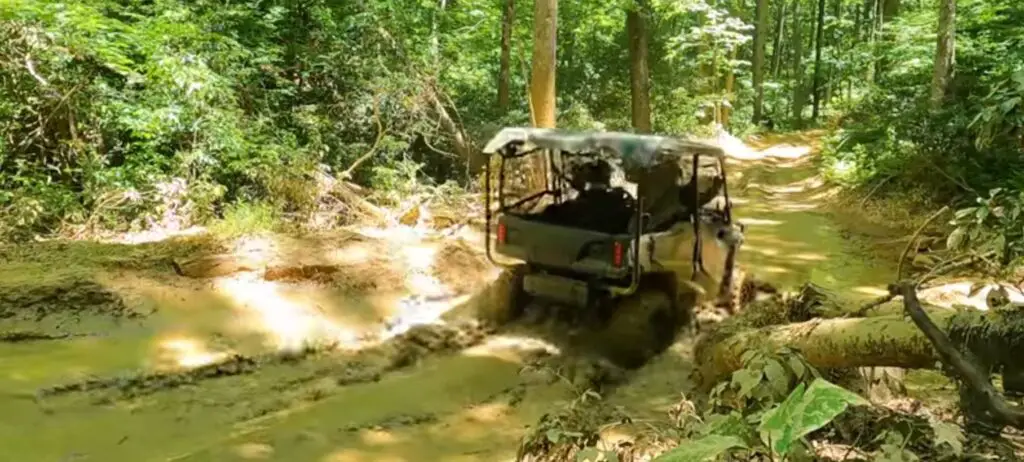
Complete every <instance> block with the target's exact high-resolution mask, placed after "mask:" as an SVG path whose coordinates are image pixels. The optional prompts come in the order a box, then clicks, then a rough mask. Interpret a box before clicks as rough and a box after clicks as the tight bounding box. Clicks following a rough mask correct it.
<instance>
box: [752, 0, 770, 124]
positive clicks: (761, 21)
mask: <svg viewBox="0 0 1024 462" xmlns="http://www.w3.org/2000/svg"><path fill="white" fill-rule="evenodd" d="M755 14H756V16H757V23H756V25H755V28H754V63H753V65H754V92H755V96H754V123H755V124H760V123H761V118H762V117H763V116H762V114H761V112H762V110H763V106H764V43H765V38H766V37H767V35H768V0H757V6H756V7H755Z"/></svg>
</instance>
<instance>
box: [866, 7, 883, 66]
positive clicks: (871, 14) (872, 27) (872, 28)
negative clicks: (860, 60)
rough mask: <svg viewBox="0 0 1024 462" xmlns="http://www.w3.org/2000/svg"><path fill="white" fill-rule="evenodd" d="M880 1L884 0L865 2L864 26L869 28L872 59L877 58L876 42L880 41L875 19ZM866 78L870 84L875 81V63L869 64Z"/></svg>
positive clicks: (868, 35)
mask: <svg viewBox="0 0 1024 462" xmlns="http://www.w3.org/2000/svg"><path fill="white" fill-rule="evenodd" d="M880 1H882V0H865V2H864V26H865V27H866V28H867V38H868V45H869V46H868V49H869V50H871V56H872V58H874V56H875V48H876V42H877V40H878V21H877V20H876V19H875V13H876V12H877V11H878V2H880ZM865 78H866V79H867V81H868V83H871V82H874V81H875V65H874V62H869V63H868V68H867V72H866V73H865Z"/></svg>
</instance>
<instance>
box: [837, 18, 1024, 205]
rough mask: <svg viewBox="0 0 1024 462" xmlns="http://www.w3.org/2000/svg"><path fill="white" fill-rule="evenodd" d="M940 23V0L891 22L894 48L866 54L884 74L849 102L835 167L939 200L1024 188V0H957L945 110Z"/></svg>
mask: <svg viewBox="0 0 1024 462" xmlns="http://www.w3.org/2000/svg"><path fill="white" fill-rule="evenodd" d="M905 6H906V5H905ZM937 21H938V18H937V10H936V8H935V7H934V6H933V5H931V4H928V5H926V6H922V7H919V8H914V7H910V8H906V9H905V10H904V11H903V12H901V14H900V15H899V16H897V17H896V18H894V20H893V21H891V22H890V23H889V24H887V25H886V26H885V29H884V35H883V37H882V38H883V40H884V43H885V45H886V46H885V47H876V48H873V49H868V50H865V51H864V52H863V53H862V54H864V55H866V56H870V57H872V59H874V60H877V62H879V63H880V65H879V66H880V68H881V69H882V71H883V72H882V73H881V74H878V75H876V76H875V78H876V81H875V82H874V83H875V85H870V86H867V87H864V89H863V92H862V93H861V97H860V98H859V100H858V101H857V102H856V103H855V104H852V105H850V106H849V108H850V109H849V112H848V113H847V114H845V115H844V116H843V121H842V125H843V126H842V128H841V129H840V130H839V131H837V132H836V134H835V136H834V137H833V138H832V139H831V140H830V142H829V143H827V145H826V148H825V157H826V162H825V166H826V170H827V172H828V173H829V175H830V176H832V177H833V178H834V179H838V180H841V181H844V182H847V183H849V184H855V185H863V184H870V183H876V182H878V181H880V180H882V179H889V180H891V181H887V183H886V184H885V188H884V189H883V191H890V192H893V193H903V192H904V191H908V190H924V191H926V192H927V193H928V195H929V196H930V197H931V198H933V199H935V200H936V201H938V202H948V201H949V200H951V199H956V198H959V197H962V196H963V195H965V194H967V195H975V194H977V193H975V191H987V190H990V189H993V188H1004V189H1007V190H1018V189H1021V187H1022V186H1024V175H1022V174H1021V173H1020V172H1021V171H1022V167H1024V156H1022V154H1024V150H1022V147H1024V143H1022V140H1024V138H1021V135H1022V133H1024V132H1022V131H1021V127H1022V126H1024V125H1022V122H1024V120H1022V119H1021V117H1022V116H1021V114H1022V112H1021V108H1020V104H1021V100H1022V98H1024V67H1022V65H1021V62H1024V61H1022V59H1024V46H1022V43H1021V41H1020V37H1021V36H1022V34H1024V26H1022V24H1024V22H1022V21H1024V5H1022V4H1021V3H1020V2H1016V1H1012V0H994V1H988V0H966V1H961V2H958V3H957V22H956V72H955V74H954V77H953V80H952V82H951V84H950V86H949V90H948V93H947V97H946V99H945V101H944V102H943V104H942V106H941V107H940V108H939V109H937V110H936V109H932V107H931V105H930V104H929V91H930V87H931V81H932V72H933V62H934V54H935V38H934V37H935V35H934V34H935V31H936V27H937V26H936V24H937ZM861 48H863V47H861ZM855 51H856V50H855ZM854 56H857V54H856V53H855V54H854ZM857 59H860V58H857Z"/></svg>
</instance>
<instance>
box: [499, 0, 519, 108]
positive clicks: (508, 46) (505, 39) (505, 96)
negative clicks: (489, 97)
mask: <svg viewBox="0 0 1024 462" xmlns="http://www.w3.org/2000/svg"><path fill="white" fill-rule="evenodd" d="M515 16H516V1H515V0H505V5H504V8H502V12H501V62H500V68H499V70H498V107H499V108H501V111H502V112H505V111H507V110H508V105H509V99H510V98H509V87H510V83H509V80H510V79H511V70H510V69H509V68H510V67H511V64H512V63H511V61H512V24H513V23H514V22H515Z"/></svg>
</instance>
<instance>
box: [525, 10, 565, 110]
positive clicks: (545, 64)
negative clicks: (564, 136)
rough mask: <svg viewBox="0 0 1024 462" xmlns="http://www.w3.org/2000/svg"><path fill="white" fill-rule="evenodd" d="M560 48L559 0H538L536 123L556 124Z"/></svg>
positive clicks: (532, 100)
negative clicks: (556, 80) (557, 67)
mask: <svg viewBox="0 0 1024 462" xmlns="http://www.w3.org/2000/svg"><path fill="white" fill-rule="evenodd" d="M557 51H558V0H536V2H535V7H534V18H533V65H532V71H531V73H530V106H531V112H532V115H533V125H534V126H536V127H543V128H554V127H555V66H556V59H557Z"/></svg>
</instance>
